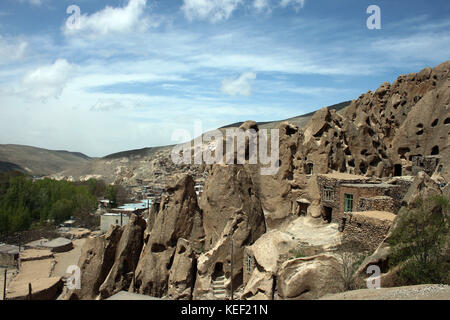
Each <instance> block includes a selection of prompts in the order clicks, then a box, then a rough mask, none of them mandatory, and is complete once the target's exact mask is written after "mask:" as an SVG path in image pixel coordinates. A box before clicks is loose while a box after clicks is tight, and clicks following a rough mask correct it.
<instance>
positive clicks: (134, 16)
mask: <svg viewBox="0 0 450 320" xmlns="http://www.w3.org/2000/svg"><path fill="white" fill-rule="evenodd" d="M146 4H147V0H129V1H128V4H127V5H126V6H124V7H110V6H106V7H105V8H104V9H103V10H100V11H98V12H95V13H93V14H91V15H88V14H82V13H81V15H80V16H79V20H78V21H76V20H74V21H73V22H72V21H71V20H68V21H70V23H65V25H64V33H65V35H66V36H70V35H75V34H80V33H83V34H85V35H86V36H88V37H95V36H99V35H100V36H104V35H108V34H118V33H129V32H132V31H136V30H138V31H144V30H146V29H147V28H148V27H149V26H154V23H151V22H150V20H149V19H148V18H147V17H145V16H144V10H145V8H146ZM75 14H76V13H72V15H74V16H73V18H75V19H76V16H75ZM69 18H71V17H69Z"/></svg>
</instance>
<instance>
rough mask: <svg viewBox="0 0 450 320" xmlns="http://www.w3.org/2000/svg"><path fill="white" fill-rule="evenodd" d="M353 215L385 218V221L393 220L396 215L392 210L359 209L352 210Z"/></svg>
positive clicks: (378, 218)
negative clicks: (358, 210)
mask: <svg viewBox="0 0 450 320" xmlns="http://www.w3.org/2000/svg"><path fill="white" fill-rule="evenodd" d="M352 214H353V215H357V216H361V217H367V218H372V219H377V220H386V221H391V222H392V221H394V219H395V217H396V215H395V214H393V213H392V212H388V211H360V212H352Z"/></svg>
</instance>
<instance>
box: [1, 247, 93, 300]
mask: <svg viewBox="0 0 450 320" xmlns="http://www.w3.org/2000/svg"><path fill="white" fill-rule="evenodd" d="M84 241H85V239H77V240H74V241H73V249H72V250H70V251H68V252H62V253H54V254H53V258H46V259H41V260H32V261H24V262H22V264H21V268H20V272H18V270H17V269H15V270H14V269H11V270H10V269H8V276H7V294H6V296H7V297H8V296H20V295H24V294H26V293H27V292H28V283H32V285H33V288H36V289H38V288H41V287H42V288H44V287H46V286H51V285H53V284H54V282H55V281H57V280H58V279H60V278H61V277H63V276H65V275H66V270H67V268H68V267H69V266H70V265H77V264H78V259H79V258H80V255H81V247H82V246H83V244H84ZM4 270H5V269H4V268H0V272H1V279H0V291H1V295H0V297H1V299H3V282H4V280H3V277H4Z"/></svg>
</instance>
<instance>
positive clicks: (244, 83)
mask: <svg viewBox="0 0 450 320" xmlns="http://www.w3.org/2000/svg"><path fill="white" fill-rule="evenodd" d="M255 79H256V74H255V73H253V72H244V73H243V74H242V75H241V76H240V77H239V78H237V79H225V80H223V81H222V92H224V93H226V94H229V95H230V96H238V95H240V96H249V95H251V91H252V86H251V85H252V82H253V80H255Z"/></svg>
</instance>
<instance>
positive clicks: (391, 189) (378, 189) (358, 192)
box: [339, 183, 402, 216]
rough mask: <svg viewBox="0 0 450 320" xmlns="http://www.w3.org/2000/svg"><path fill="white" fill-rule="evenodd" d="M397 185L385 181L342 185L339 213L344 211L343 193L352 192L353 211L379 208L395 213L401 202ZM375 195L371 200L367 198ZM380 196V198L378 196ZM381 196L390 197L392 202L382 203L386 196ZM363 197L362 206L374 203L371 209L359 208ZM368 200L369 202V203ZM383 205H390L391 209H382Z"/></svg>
mask: <svg viewBox="0 0 450 320" xmlns="http://www.w3.org/2000/svg"><path fill="white" fill-rule="evenodd" d="M399 189H400V187H399V186H396V185H390V184H386V183H380V184H361V185H356V184H352V185H351V186H350V185H342V186H341V188H340V192H341V193H340V198H339V202H340V205H339V207H340V209H341V210H340V215H341V216H342V214H343V213H344V202H345V194H346V193H347V194H352V195H353V211H370V210H381V211H389V212H392V213H397V211H398V210H399V209H400V204H401V199H402V198H401V197H399V196H398V194H399ZM373 197H377V198H376V199H373V200H369V201H368V200H367V199H368V198H373ZM380 197H381V198H380ZM383 197H390V198H391V199H392V204H389V202H387V203H384V204H383V202H385V201H386V199H387V198H383ZM361 198H363V199H364V200H363V203H362V206H368V205H374V206H375V207H374V208H373V209H370V208H368V209H361V208H360V206H361V205H360V199H361ZM369 202H370V203H369ZM383 206H386V207H392V208H391V210H384V209H382V207H383ZM377 207H380V209H376V208H377Z"/></svg>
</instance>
